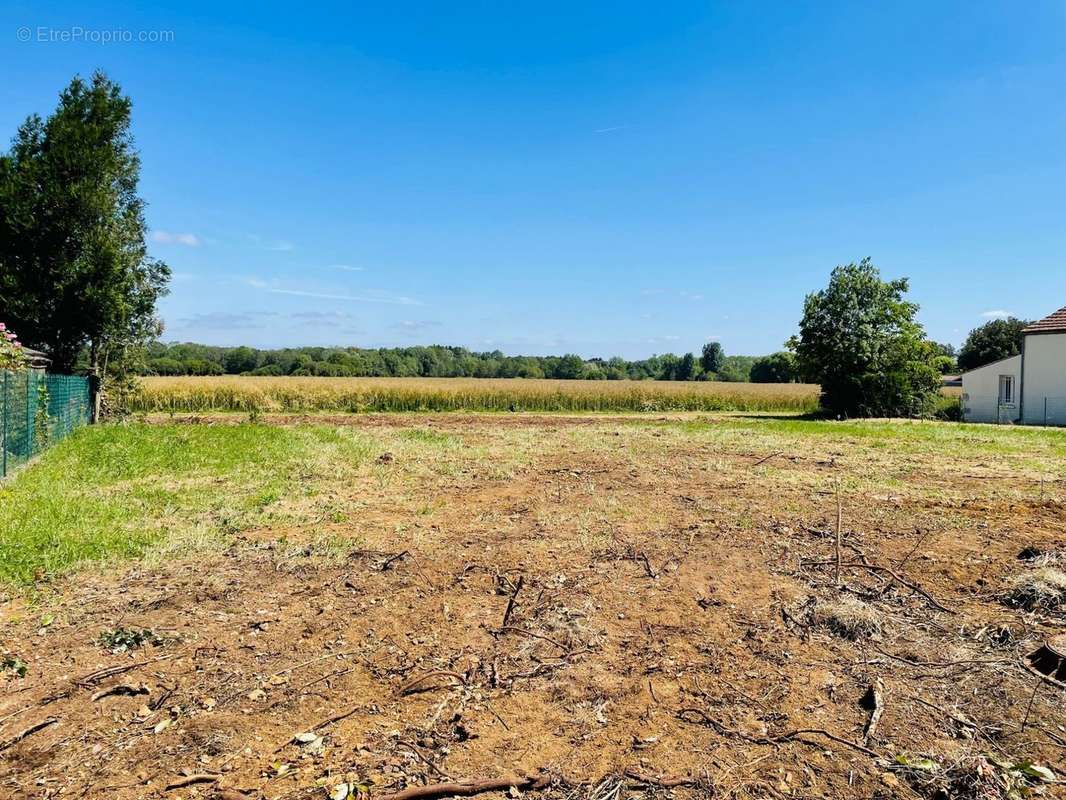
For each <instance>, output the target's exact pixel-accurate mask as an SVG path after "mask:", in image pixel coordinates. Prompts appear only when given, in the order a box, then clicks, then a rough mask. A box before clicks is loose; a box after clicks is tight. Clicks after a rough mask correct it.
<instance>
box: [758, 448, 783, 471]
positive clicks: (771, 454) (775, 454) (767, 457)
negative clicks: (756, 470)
mask: <svg viewBox="0 0 1066 800" xmlns="http://www.w3.org/2000/svg"><path fill="white" fill-rule="evenodd" d="M783 452H784V451H783V450H778V451H777V452H775V453H770V455H768V456H763V457H762V458H760V459H759V460H758V461H756V462H755V463H754V464H752V465H751V466H752V467H757V466H759V465H760V464H763V463H765V462H767V461H769V460H770V459H771V458H773V457H774V456H779V455H781V454H782V453H783Z"/></svg>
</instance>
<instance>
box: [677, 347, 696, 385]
mask: <svg viewBox="0 0 1066 800" xmlns="http://www.w3.org/2000/svg"><path fill="white" fill-rule="evenodd" d="M675 374H676V377H677V380H679V381H691V380H693V379H695V377H696V357H695V356H694V355H692V353H685V355H683V356H681V360H680V361H679V362H678V364H677V372H676V373H675Z"/></svg>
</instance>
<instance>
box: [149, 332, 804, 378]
mask: <svg viewBox="0 0 1066 800" xmlns="http://www.w3.org/2000/svg"><path fill="white" fill-rule="evenodd" d="M145 355H146V358H145V359H144V361H143V363H142V365H141V369H140V370H139V371H140V372H141V374H144V375H320V376H327V377H347V376H352V377H356V376H358V377H362V376H372V377H397V378H419V377H425V378H462V377H469V378H562V379H567V380H664V381H692V380H715V381H734V382H742V381H755V382H761V383H789V382H792V381H794V380H795V366H794V361H793V357H792V354H791V353H775V354H773V355H770V356H766V357H762V358H760V357H756V356H727V355H725V353H724V352H723V351H722V349H721V347H720V346H719V345H718V344H717V343H711V344H709V345H707V346H706V347H704V349H703V352H702V353H701V354H700V355H693V354H692V353H686V354H685V355H681V356H678V355H674V354H672V353H668V354H665V355H656V356H652V357H651V358H646V359H642V360H640V361H626V360H625V359H623V358H617V357H616V358H611V359H602V358H592V359H583V358H581V356H577V355H572V354H571V355H564V356H507V355H504V354H503V353H501V352H500V351H499V350H493V351H491V352H482V353H478V352H473V351H470V350H467V349H466V348H464V347H442V346H437V345H434V346H429V347H395V348H380V349H363V348H357V347H296V348H285V349H282V350H257V349H255V348H252V347H213V346H210V345H203V344H193V343H189V342H185V343H173V344H167V343H164V342H155V343H153V344H151V345H149V346H148V349H147V352H146V354H145Z"/></svg>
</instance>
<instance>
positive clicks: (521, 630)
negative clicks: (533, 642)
mask: <svg viewBox="0 0 1066 800" xmlns="http://www.w3.org/2000/svg"><path fill="white" fill-rule="evenodd" d="M499 632H500V633H517V634H520V635H521V636H528V637H530V638H531V639H542V640H543V641H545V642H548V643H549V644H553V645H555V646H556V647H558V648H559V649H560V650H568V649H569V648H568V647H567V646H566V645H565V644H563V643H562V642H559V641H556V640H555V639H553V638H551V637H550V636H545V635H544V634H543V633H534V632H533V631H527V630H526V629H525V628H516V627H515V626H514V625H507V626H505V627H503V628H500V630H499Z"/></svg>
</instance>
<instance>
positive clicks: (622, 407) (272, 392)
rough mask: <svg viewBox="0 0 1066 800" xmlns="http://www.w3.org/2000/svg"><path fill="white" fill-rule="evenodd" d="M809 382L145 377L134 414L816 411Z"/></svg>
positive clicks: (133, 400) (815, 395)
mask: <svg viewBox="0 0 1066 800" xmlns="http://www.w3.org/2000/svg"><path fill="white" fill-rule="evenodd" d="M817 408H818V387H817V386H813V385H809V384H795V383H791V384H770V383H717V382H706V383H702V382H693V383H687V382H686V383H682V382H665V381H561V380H529V379H522V378H515V379H506V378H503V379H484V378H302V377H251V376H248V377H246V376H221V377H178V378H161V377H153V378H144V379H143V380H142V382H141V386H140V389H139V390H138V392H137V393H136V394H135V395H134V396H133V397H132V398H131V400H130V410H131V411H133V412H144V413H149V412H172V413H180V412H208V411H241V412H299V413H303V412H316V411H317V412H355V413H365V412H388V411H508V410H516V411H644V412H656V411H800V412H807V411H814V410H815V409H817Z"/></svg>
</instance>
